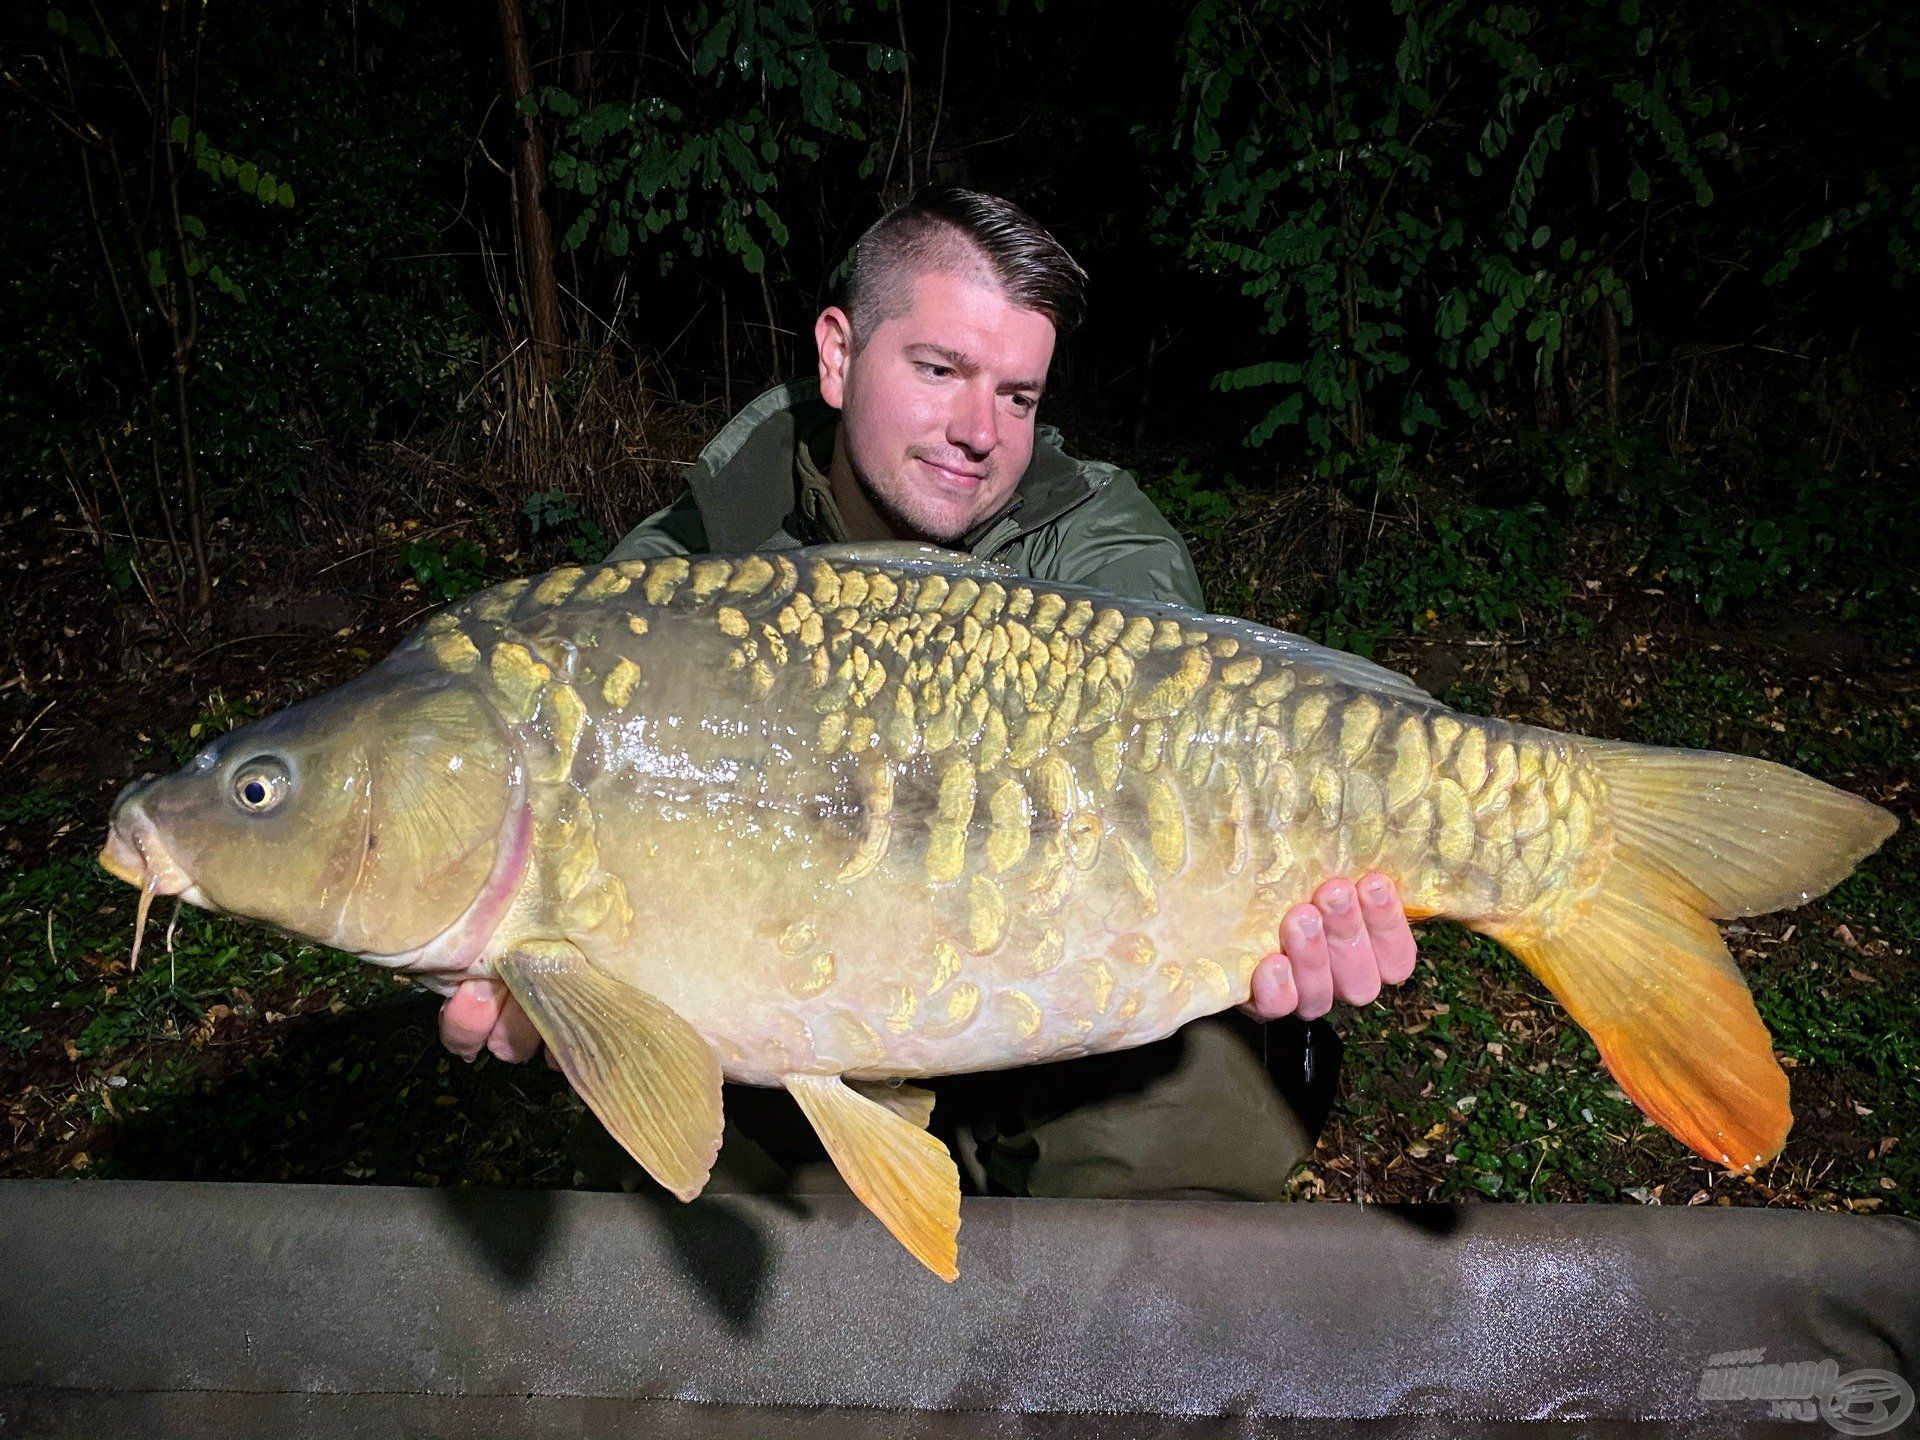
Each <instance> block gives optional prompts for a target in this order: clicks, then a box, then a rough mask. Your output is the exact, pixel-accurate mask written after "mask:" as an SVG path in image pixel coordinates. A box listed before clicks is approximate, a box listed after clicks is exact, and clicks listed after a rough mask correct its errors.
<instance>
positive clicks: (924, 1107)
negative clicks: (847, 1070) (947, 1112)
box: [847, 1080, 934, 1130]
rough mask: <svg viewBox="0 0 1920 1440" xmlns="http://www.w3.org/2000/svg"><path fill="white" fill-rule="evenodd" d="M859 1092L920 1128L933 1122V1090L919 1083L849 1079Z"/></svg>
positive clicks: (848, 1082) (924, 1127)
mask: <svg viewBox="0 0 1920 1440" xmlns="http://www.w3.org/2000/svg"><path fill="white" fill-rule="evenodd" d="M847 1084H849V1085H850V1086H852V1087H853V1088H854V1089H855V1090H856V1091H858V1092H859V1093H860V1094H862V1095H864V1096H866V1097H867V1099H869V1100H871V1101H873V1102H874V1103H875V1104H878V1105H884V1106H886V1107H887V1109H889V1110H891V1111H893V1113H894V1114H896V1115H898V1116H899V1117H900V1118H901V1119H902V1120H911V1121H912V1122H913V1123H914V1124H915V1125H918V1126H919V1127H920V1128H921V1129H922V1130H924V1129H926V1128H927V1126H929V1125H931V1124H932V1123H933V1099H934V1096H933V1092H932V1091H931V1090H927V1089H924V1088H922V1087H921V1086H919V1085H905V1084H899V1085H896V1084H894V1083H893V1082H891V1081H888V1080H849V1081H847Z"/></svg>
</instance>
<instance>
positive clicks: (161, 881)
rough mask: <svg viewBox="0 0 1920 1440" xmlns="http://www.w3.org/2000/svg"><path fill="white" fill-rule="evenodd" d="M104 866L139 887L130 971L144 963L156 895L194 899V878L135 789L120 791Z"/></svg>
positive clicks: (102, 858)
mask: <svg viewBox="0 0 1920 1440" xmlns="http://www.w3.org/2000/svg"><path fill="white" fill-rule="evenodd" d="M100 866H101V868H102V869H103V870H105V871H106V872H107V873H108V874H109V875H113V876H116V877H118V878H119V879H121V880H124V881H126V882H127V883H128V884H129V885H134V886H138V887H139V890H140V908H139V909H138V910H137V911H135V912H134V917H133V953H132V955H131V957H130V958H129V960H128V968H129V969H134V968H137V967H138V966H139V964H140V942H141V940H142V939H143V938H144V937H145V935H146V933H147V912H148V911H149V910H150V909H152V908H153V897H154V896H156V895H185V896H187V897H188V898H189V899H191V898H192V895H191V893H190V892H192V891H193V879H192V877H191V876H189V875H188V874H187V872H186V871H184V870H182V869H181V868H180V866H179V864H178V863H177V862H176V861H175V860H174V858H173V856H172V855H171V854H170V853H169V852H168V850H167V847H166V843H165V842H164V841H162V840H161V838H160V827H159V826H157V825H155V824H154V823H153V817H152V816H151V815H149V814H147V812H146V811H145V810H143V809H141V808H140V801H139V798H138V796H137V794H136V787H135V786H132V785H130V786H128V787H127V788H126V789H125V790H123V791H121V792H120V798H119V800H118V801H116V802H115V803H114V807H113V818H112V819H111V820H109V821H108V822H107V843H106V844H105V845H104V846H102V847H101V849H100Z"/></svg>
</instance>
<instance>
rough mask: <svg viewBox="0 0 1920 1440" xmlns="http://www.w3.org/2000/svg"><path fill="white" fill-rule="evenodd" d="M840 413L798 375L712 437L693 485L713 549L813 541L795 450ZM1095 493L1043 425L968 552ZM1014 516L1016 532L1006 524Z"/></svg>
mask: <svg viewBox="0 0 1920 1440" xmlns="http://www.w3.org/2000/svg"><path fill="white" fill-rule="evenodd" d="M835 413H836V412H835V411H834V409H833V407H832V406H830V405H828V404H827V403H826V401H824V400H822V399H821V398H820V382H819V381H818V380H815V379H805V380H792V381H789V382H787V383H786V384H784V385H776V386H775V387H774V388H773V389H771V390H769V391H767V392H766V393H765V394H763V395H761V396H760V397H759V398H757V399H756V400H754V401H753V403H752V404H750V405H748V406H747V407H746V408H745V409H744V410H742V411H741V412H740V413H739V414H738V415H736V416H735V417H734V418H733V419H732V420H731V421H730V422H728V424H727V426H726V427H725V428H724V429H723V430H721V432H720V433H719V434H718V435H716V436H715V437H714V438H713V440H712V442H711V443H710V444H709V445H708V446H707V448H706V449H705V450H703V451H702V452H701V454H700V463H699V464H698V465H697V466H696V467H695V469H694V472H693V474H692V475H691V476H690V477H689V479H688V488H689V489H691V490H692V491H693V498H694V503H695V504H696V505H698V506H699V507H700V519H701V523H702V524H703V526H704V527H705V529H706V532H707V542H708V544H709V546H710V547H711V549H712V551H713V553H714V554H717V555H738V554H744V553H745V552H747V551H750V550H755V549H758V548H760V547H761V546H762V545H764V544H765V543H766V542H767V541H768V540H769V539H771V538H772V537H773V536H775V535H778V534H780V533H781V532H782V531H785V532H787V533H789V534H792V535H794V536H796V537H797V538H799V539H801V540H802V541H803V543H804V542H805V541H806V540H807V538H808V537H807V536H806V535H805V534H804V533H803V532H804V531H805V530H806V529H807V528H809V527H807V526H806V525H805V524H804V523H803V521H804V517H802V516H800V515H798V514H797V513H796V510H797V501H796V493H797V482H796V479H795V471H794V464H795V461H794V452H795V448H796V447H797V446H798V445H799V443H800V440H801V438H802V437H803V436H810V435H812V434H813V433H814V431H815V430H816V429H818V428H819V427H821V426H822V425H824V424H826V423H827V422H828V421H829V420H830V419H831V418H832V417H833V415H834V414H835ZM769 475H777V476H779V477H780V479H781V483H778V484H769V483H767V481H766V477H767V476H769ZM1092 494H1093V486H1092V484H1091V483H1090V482H1089V481H1088V479H1087V476H1086V474H1085V472H1084V471H1083V470H1082V469H1081V467H1080V463H1079V462H1078V461H1077V460H1074V459H1073V458H1072V457H1070V456H1069V455H1068V454H1067V453H1066V452H1065V451H1064V450H1063V449H1061V447H1060V432H1059V431H1058V430H1055V429H1054V428H1053V427H1052V426H1051V425H1042V426H1040V427H1039V428H1038V431H1037V432H1036V434H1035V436H1034V444H1033V458H1032V459H1031V460H1030V461H1029V462H1028V463H1027V471H1026V474H1024V475H1022V476H1021V477H1020V483H1019V484H1018V485H1017V486H1016V487H1015V488H1014V492H1013V496H1012V498H1010V499H1009V500H1008V501H1007V503H1006V504H1005V505H1004V506H1002V507H1001V509H1000V510H999V512H998V513H996V514H994V515H991V516H989V517H988V518H986V519H985V520H982V521H981V522H980V523H979V524H978V525H976V526H974V528H973V529H972V530H971V531H969V532H968V533H967V535H966V536H965V537H964V538H963V539H962V541H961V543H962V545H963V546H964V547H965V548H966V549H967V550H969V551H972V550H974V549H976V548H977V547H978V546H979V545H981V544H982V543H983V542H984V541H986V540H987V539H988V538H989V536H994V537H995V538H996V540H997V542H998V543H1000V544H1004V543H1007V542H1009V541H1011V540H1013V539H1015V538H1017V537H1018V536H1021V535H1026V534H1030V533H1032V532H1033V531H1035V530H1039V529H1042V528H1044V527H1045V526H1047V525H1050V524H1052V523H1053V522H1054V521H1055V520H1058V519H1059V518H1060V517H1061V516H1062V515H1064V514H1066V513H1067V512H1068V511H1069V510H1071V509H1073V508H1074V507H1075V506H1077V505H1079V504H1080V503H1081V502H1082V501H1084V500H1086V499H1087V498H1088V497H1090V496H1091V495H1092ZM1008 522H1012V527H1013V528H1012V529H1011V531H1006V530H1005V527H1006V526H1007V524H1008ZM796 526H799V527H800V528H798V529H796V528H795V527H796ZM1003 531H1004V532H1005V533H1004V534H997V533H996V532H1003Z"/></svg>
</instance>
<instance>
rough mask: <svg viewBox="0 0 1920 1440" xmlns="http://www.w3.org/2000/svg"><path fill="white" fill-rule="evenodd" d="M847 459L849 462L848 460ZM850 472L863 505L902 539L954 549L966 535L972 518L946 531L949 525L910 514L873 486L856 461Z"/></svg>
mask: <svg viewBox="0 0 1920 1440" xmlns="http://www.w3.org/2000/svg"><path fill="white" fill-rule="evenodd" d="M848 458H849V460H850V461H851V459H852V457H851V456H849V457H848ZM914 460H915V457H913V456H908V457H907V460H906V464H908V465H911V464H913V463H914ZM852 470H853V483H854V484H856V485H858V486H859V487H860V490H861V493H862V494H864V495H865V496H866V497H867V503H868V504H869V505H871V506H873V508H874V511H875V513H876V514H878V515H879V516H880V518H881V520H883V521H884V522H886V526H887V528H888V529H889V530H891V531H892V532H893V533H894V534H896V535H899V536H901V537H902V538H903V539H909V540H921V541H924V542H926V543H927V544H930V545H939V546H943V547H947V548H953V547H957V546H958V545H959V544H960V542H961V541H962V540H963V539H964V538H965V537H966V534H967V532H968V531H969V530H971V529H972V528H973V525H974V520H973V519H972V518H968V519H965V520H962V521H959V522H958V527H959V528H957V529H954V528H950V524H951V522H950V523H949V525H930V524H928V523H927V521H926V518H925V517H923V516H919V515H914V514H912V513H910V512H909V511H908V510H907V509H906V508H905V507H903V506H902V505H900V504H899V503H898V502H897V501H895V499H894V498H893V497H892V496H891V495H889V494H887V492H886V491H885V490H883V489H882V488H881V487H880V486H878V485H876V484H874V483H873V481H872V480H871V479H869V478H868V476H867V474H866V472H865V471H864V470H862V469H861V468H860V465H859V462H858V461H852ZM900 488H902V489H905V488H906V487H905V486H901V487H900ZM983 488H984V487H983Z"/></svg>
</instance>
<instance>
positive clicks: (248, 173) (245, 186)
mask: <svg viewBox="0 0 1920 1440" xmlns="http://www.w3.org/2000/svg"><path fill="white" fill-rule="evenodd" d="M234 180H235V183H237V184H238V185H239V186H240V189H241V190H242V191H243V192H244V193H246V194H248V195H251V194H253V192H254V191H255V190H256V189H257V188H258V187H259V184H260V169H259V167H258V166H257V165H255V164H254V163H253V162H252V161H251V160H249V161H247V163H246V164H244V165H242V166H241V167H240V169H239V171H238V172H237V173H236V174H235V176H234Z"/></svg>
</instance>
